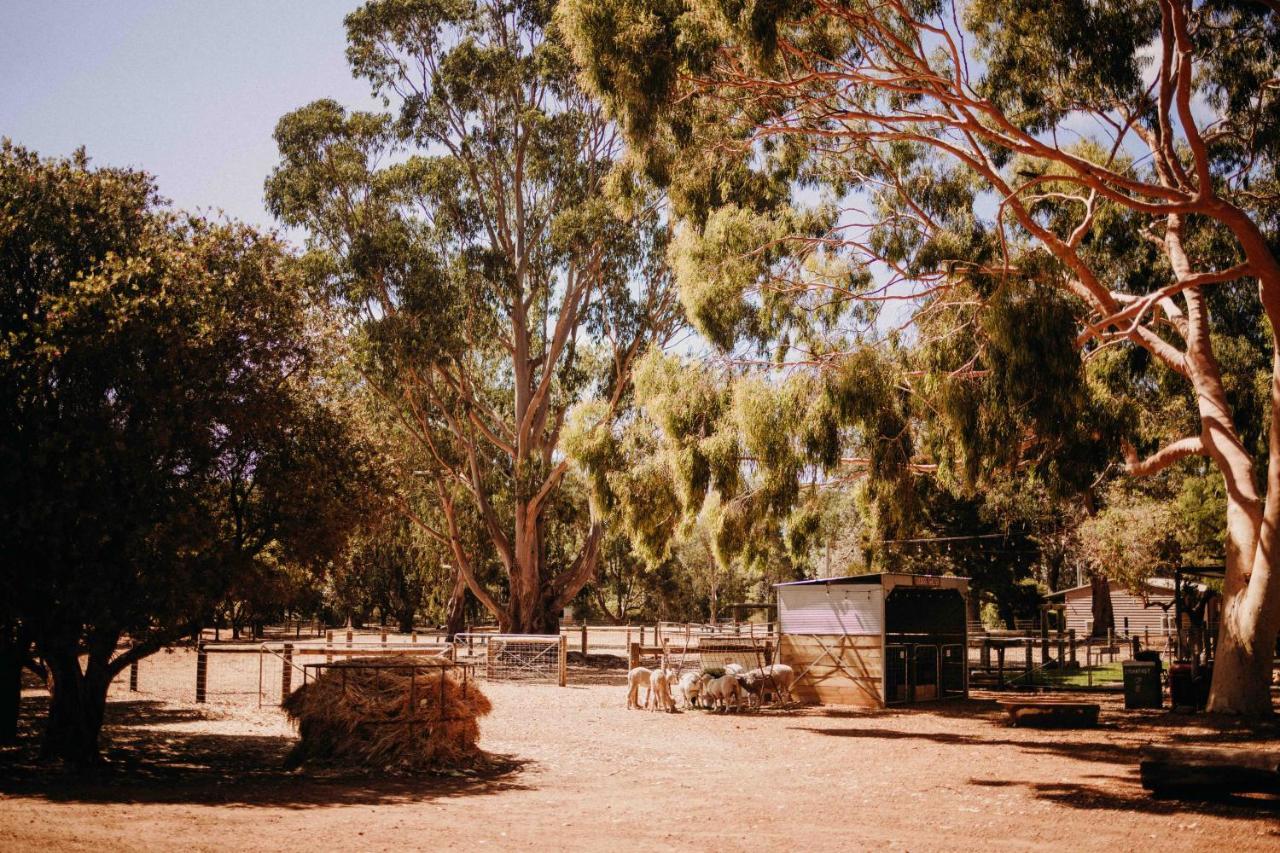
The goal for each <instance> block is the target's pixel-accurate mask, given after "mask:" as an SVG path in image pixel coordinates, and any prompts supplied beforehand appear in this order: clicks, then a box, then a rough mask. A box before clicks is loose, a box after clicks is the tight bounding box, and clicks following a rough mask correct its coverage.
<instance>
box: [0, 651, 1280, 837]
mask: <svg viewBox="0 0 1280 853" xmlns="http://www.w3.org/2000/svg"><path fill="white" fill-rule="evenodd" d="M194 657H195V654H194V652H193V651H192V650H190V649H179V650H176V651H174V652H173V653H172V654H161V655H159V656H157V657H156V659H155V660H154V661H153V662H152V668H151V669H150V670H147V669H144V670H143V678H142V684H141V687H142V692H141V693H137V694H131V693H130V692H129V691H128V684H127V680H125V679H122V680H120V681H118V682H117V683H116V684H115V685H113V687H112V695H111V702H110V705H109V707H108V714H107V727H106V744H107V757H108V758H109V759H110V760H111V762H112V763H111V770H110V771H109V772H107V773H106V774H105V775H104V776H103V777H102V778H101V779H100V780H96V781H95V780H77V779H75V778H73V777H71V776H69V775H67V774H62V773H58V772H51V771H49V770H48V769H47V768H44V769H40V770H39V771H38V772H37V771H36V770H32V769H28V768H29V765H27V764H25V763H24V762H26V761H28V760H30V761H34V758H33V757H31V756H33V755H34V751H35V746H36V744H35V738H36V735H37V732H36V731H35V729H37V728H38V725H39V718H40V712H41V710H42V708H43V707H44V706H43V703H44V702H46V701H47V699H46V698H45V696H44V694H43V691H38V690H29V691H27V694H26V697H25V699H24V706H23V727H24V728H23V731H24V734H23V743H24V745H23V746H20V747H18V748H10V749H12V750H14V751H13V752H9V753H4V755H5V763H4V764H3V765H0V792H3V794H4V796H3V797H0V847H2V848H3V849H6V850H14V851H24V850H85V851H92V850H117V849H131V850H141V851H151V850H172V849H183V850H190V851H192V853H203V852H204V851H209V853H224V851H231V850H242V849H250V848H253V849H264V848H267V849H292V848H294V847H297V846H300V845H303V844H308V843H312V841H311V840H313V839H320V840H321V841H322V843H326V844H329V845H330V846H332V845H340V846H353V847H356V848H358V849H361V850H401V849H404V848H405V847H406V846H407V847H415V846H428V845H429V846H431V847H432V848H435V849H442V850H455V849H471V850H475V849H493V850H506V849H525V848H530V847H545V846H547V844H548V843H550V844H552V845H553V846H555V847H556V848H557V849H565V850H600V849H615V848H619V847H624V846H629V847H645V848H656V849H663V850H690V851H694V850H699V851H700V850H708V849H716V850H722V851H738V850H742V851H747V850H760V849H805V850H814V851H827V850H831V851H837V850H850V849H870V848H875V849H880V848H888V849H904V848H909V849H911V850H913V851H935V850H947V851H954V850H968V851H973V850H995V851H1026V850H1044V851H1048V850H1058V849H1061V848H1062V847H1063V845H1067V846H1069V847H1070V848H1071V849H1072V850H1075V851H1086V853H1089V852H1090V851H1115V850H1135V849H1147V848H1150V847H1152V846H1153V845H1156V844H1157V843H1158V846H1159V847H1160V849H1161V850H1167V851H1193V850H1203V849H1209V848H1213V847H1221V846H1223V845H1224V844H1226V845H1227V846H1229V847H1230V849H1231V850H1233V851H1240V853H1253V851H1271V850H1274V849H1275V848H1276V845H1277V843H1280V835H1278V834H1277V829H1278V827H1277V824H1276V820H1275V818H1276V815H1277V811H1276V809H1275V808H1274V807H1272V808H1268V807H1267V806H1266V804H1265V803H1263V802H1260V801H1259V800H1256V799H1255V800H1249V801H1246V802H1243V803H1216V804H1196V803H1191V804H1188V803H1183V802H1177V801H1167V800H1154V799H1152V797H1151V796H1150V795H1149V793H1148V792H1146V791H1145V790H1143V788H1142V786H1141V780H1140V778H1139V776H1138V762H1139V758H1140V755H1139V753H1140V749H1141V747H1142V746H1143V745H1145V744H1147V743H1149V742H1155V743H1174V742H1185V741H1187V740H1194V741H1195V742H1203V743H1215V742H1216V743H1222V744H1223V745H1224V746H1225V745H1228V744H1229V743H1230V742H1232V741H1238V739H1239V738H1240V734H1239V732H1237V731H1235V730H1233V729H1231V728H1229V727H1226V726H1224V727H1222V728H1215V724H1214V723H1213V722H1212V721H1211V720H1206V719H1205V718H1204V717H1203V715H1196V716H1177V715H1169V714H1167V713H1164V712H1158V711H1134V712H1125V711H1123V709H1122V707H1121V704H1120V699H1119V697H1112V696H1091V697H1089V698H1090V700H1091V701H1097V702H1101V703H1102V704H1103V717H1104V719H1105V720H1107V721H1108V722H1107V725H1105V726H1103V727H1102V728H1099V729H1093V730H1083V731H1072V730H1053V731H1042V730H1037V729H1031V728H1026V729H1024V728H1013V727H1010V726H1009V725H1008V724H1007V722H1006V721H1005V715H1004V713H1002V712H1001V710H1000V708H999V707H998V706H997V705H996V703H995V701H994V699H995V698H996V696H997V695H998V694H988V693H982V692H976V693H975V696H974V697H972V698H971V699H969V700H958V701H954V702H937V703H925V704H919V705H913V706H908V707H904V708H901V709H898V710H895V711H893V712H892V713H883V712H877V711H875V710H870V709H867V710H862V709H852V708H847V707H829V706H810V707H803V708H800V709H795V710H791V711H789V712H787V713H774V712H768V711H766V712H762V713H759V714H744V715H734V714H725V715H720V714H714V713H710V712H684V713H680V714H641V713H635V712H633V711H627V710H626V708H625V707H624V703H623V701H622V695H623V694H622V691H624V690H625V688H623V687H621V685H620V681H621V679H622V678H623V675H622V673H621V667H620V666H619V667H618V668H617V670H615V671H611V672H608V673H604V675H605V676H608V677H611V678H613V680H612V681H610V682H608V683H598V684H583V683H579V682H578V681H577V680H575V678H574V677H573V676H574V675H575V674H576V673H575V672H574V671H573V669H572V667H571V672H570V684H569V687H567V688H561V687H558V686H556V685H553V684H544V683H534V684H525V683H513V682H496V683H492V684H486V686H485V691H486V693H487V694H488V695H489V696H490V698H491V700H492V701H493V706H494V710H493V713H492V714H491V715H490V716H489V717H486V718H485V719H484V720H483V721H482V722H481V741H480V743H481V746H482V748H484V749H485V750H487V751H489V752H491V753H493V754H495V755H496V756H498V757H499V759H500V760H501V761H502V762H505V763H504V764H503V765H502V766H501V767H499V768H498V769H497V770H496V771H495V772H494V773H493V774H492V775H487V776H474V777H473V776H441V777H426V778H423V777H401V776H394V775H389V776H379V775H372V776H371V775H367V774H355V775H345V776H344V775H334V774H314V775H313V774H309V773H292V772H289V771H286V770H285V769H284V768H283V760H284V757H285V756H286V755H287V754H288V752H289V750H290V749H291V748H292V745H293V742H294V741H293V737H294V735H293V731H292V729H291V727H290V726H289V725H288V723H287V721H286V719H285V717H284V714H283V713H282V712H281V711H280V710H279V709H278V708H275V707H272V706H264V707H263V708H261V709H258V708H257V707H256V705H253V704H249V703H243V702H242V703H240V704H238V705H237V704H232V703H229V702H226V701H214V696H212V695H211V696H210V701H209V702H208V703H206V704H204V705H196V704H194V703H193V702H192V701H191V672H192V669H193V667H194ZM250 659H251V658H250ZM308 660H309V661H311V660H316V659H315V658H310V657H308ZM318 660H323V658H319V659H318ZM166 691H171V692H172V693H174V694H176V695H185V697H186V698H185V699H184V700H182V701H179V702H169V701H164V700H162V699H160V698H158V697H159V695H162V694H164V693H165V692H166ZM1252 742H1253V744H1254V745H1257V746H1259V747H1261V746H1262V745H1263V744H1265V743H1268V742H1269V743H1270V744H1272V745H1273V746H1274V745H1275V744H1276V743H1277V738H1276V736H1275V734H1274V733H1273V734H1271V735H1265V734H1262V735H1256V736H1254V739H1253V741H1252ZM30 766H32V767H34V766H37V765H30ZM829 803H834V804H835V807H836V808H837V809H839V810H840V811H842V812H848V811H852V812H853V813H855V814H856V815H857V816H858V819H857V820H856V821H852V822H848V825H842V826H841V827H840V829H839V830H838V831H836V830H834V829H833V827H832V825H831V823H830V822H829V821H822V820H816V819H815V818H814V815H815V814H816V813H817V811H820V810H822V809H824V808H826V804H829ZM1153 837H1154V838H1155V839H1158V842H1157V841H1155V840H1153ZM548 839H551V841H550V842H548Z"/></svg>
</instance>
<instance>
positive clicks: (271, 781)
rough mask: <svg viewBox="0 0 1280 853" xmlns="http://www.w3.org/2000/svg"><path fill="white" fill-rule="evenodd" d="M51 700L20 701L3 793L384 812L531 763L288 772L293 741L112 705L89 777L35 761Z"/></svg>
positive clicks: (168, 711)
mask: <svg viewBox="0 0 1280 853" xmlns="http://www.w3.org/2000/svg"><path fill="white" fill-rule="evenodd" d="M47 705H48V700H47V699H40V698H31V699H25V698H24V701H23V714H22V721H21V732H20V737H19V742H18V744H17V745H16V746H10V747H5V748H0V794H3V795H6V796H17V797H31V798H36V799H43V800H47V801H51V802H86V803H129V804H150V803H165V804H177V803H181V804H195V805H218V806H224V805H234V806H247V807H278V808H293V809H309V808H322V807H325V806H339V805H385V804H393V803H405V802H430V801H433V800H440V799H447V798H455V797H471V796H481V795H486V794H495V793H499V792H502V791H507V790H520V789H524V788H525V787H526V786H525V785H523V784H521V783H520V781H519V777H520V775H521V772H522V771H523V770H525V769H526V768H528V767H529V766H530V764H529V762H527V761H525V760H523V759H520V758H517V757H515V756H510V755H497V754H489V755H486V756H485V758H484V760H483V761H482V762H481V763H480V764H479V765H478V766H476V767H475V768H472V769H467V770H460V771H446V772H442V773H433V774H423V773H418V774H404V775H399V774H391V773H385V772H382V771H358V770H346V769H342V770H338V769H334V770H304V771H287V770H285V769H284V760H285V756H286V755H287V754H288V752H289V750H290V749H291V748H292V746H293V744H294V743H295V739H294V738H292V737H286V736H283V735H246V734H216V733H205V732H198V731H189V730H174V729H173V728H166V726H174V725H187V726H188V727H191V726H193V725H198V724H200V723H202V722H207V721H211V720H216V717H214V716H213V715H211V714H208V713H206V712H204V711H202V710H200V709H192V708H182V707H174V706H169V705H164V704H162V703H158V702H152V701H130V702H111V703H109V704H108V706H107V722H106V724H105V726H104V734H105V735H106V737H105V738H104V743H107V744H108V745H107V748H106V749H105V750H104V757H105V758H106V760H107V761H106V763H105V764H104V765H103V766H100V767H95V768H91V769H88V770H85V769H79V768H72V767H66V766H63V765H60V764H56V763H49V762H44V761H41V760H40V759H39V758H38V753H39V735H40V728H41V725H39V724H38V722H39V721H42V720H43V717H44V712H45V710H46V709H47Z"/></svg>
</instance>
